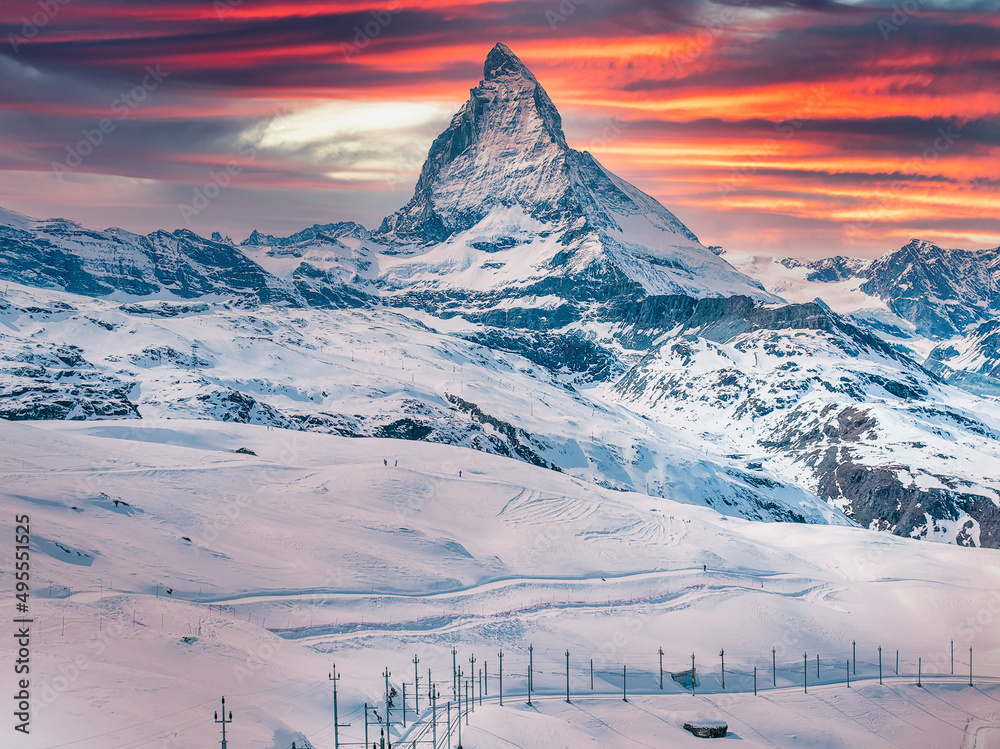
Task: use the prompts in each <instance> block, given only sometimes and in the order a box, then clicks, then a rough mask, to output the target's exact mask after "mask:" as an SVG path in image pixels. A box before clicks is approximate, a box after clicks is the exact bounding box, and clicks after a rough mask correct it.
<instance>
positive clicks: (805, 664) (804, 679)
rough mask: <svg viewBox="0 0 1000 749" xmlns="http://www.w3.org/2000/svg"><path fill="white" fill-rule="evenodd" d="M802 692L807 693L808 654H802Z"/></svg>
mask: <svg viewBox="0 0 1000 749" xmlns="http://www.w3.org/2000/svg"><path fill="white" fill-rule="evenodd" d="M802 691H803V692H805V693H806V694H808V693H809V654H808V653H803V654H802Z"/></svg>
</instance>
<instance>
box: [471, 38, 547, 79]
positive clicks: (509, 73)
mask: <svg viewBox="0 0 1000 749" xmlns="http://www.w3.org/2000/svg"><path fill="white" fill-rule="evenodd" d="M500 77H510V78H524V79H526V80H528V81H530V82H531V83H534V84H536V85H537V84H538V81H536V80H535V76H534V75H532V73H531V71H530V70H528V68H527V66H525V64H524V63H523V62H521V59H520V58H519V57H518V56H517V55H515V54H514V53H513V52H511V51H510V47H508V46H507V45H506V44H503V43H502V42H497V43H496V46H494V47H493V49H491V50H490V53H489V54H488V55H486V62H485V63H484V64H483V81H484V82H486V81H492V80H494V79H495V78H500Z"/></svg>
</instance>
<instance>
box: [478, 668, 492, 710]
mask: <svg viewBox="0 0 1000 749" xmlns="http://www.w3.org/2000/svg"><path fill="white" fill-rule="evenodd" d="M483 689H485V690H486V695H487V696H489V693H490V674H489V670H488V662H487V661H483V684H482V687H480V690H479V704H480V705H482V704H483Z"/></svg>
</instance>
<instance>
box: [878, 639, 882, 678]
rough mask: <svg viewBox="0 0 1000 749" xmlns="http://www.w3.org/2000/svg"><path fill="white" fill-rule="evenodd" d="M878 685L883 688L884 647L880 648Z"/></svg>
mask: <svg viewBox="0 0 1000 749" xmlns="http://www.w3.org/2000/svg"><path fill="white" fill-rule="evenodd" d="M878 685H879V686H882V646H881V645H879V646H878Z"/></svg>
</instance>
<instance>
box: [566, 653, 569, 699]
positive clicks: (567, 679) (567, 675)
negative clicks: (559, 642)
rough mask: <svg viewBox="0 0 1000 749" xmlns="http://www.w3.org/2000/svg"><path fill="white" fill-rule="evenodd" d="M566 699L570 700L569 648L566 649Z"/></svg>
mask: <svg viewBox="0 0 1000 749" xmlns="http://www.w3.org/2000/svg"><path fill="white" fill-rule="evenodd" d="M566 701H567V702H569V650H568V649H567V650H566Z"/></svg>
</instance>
